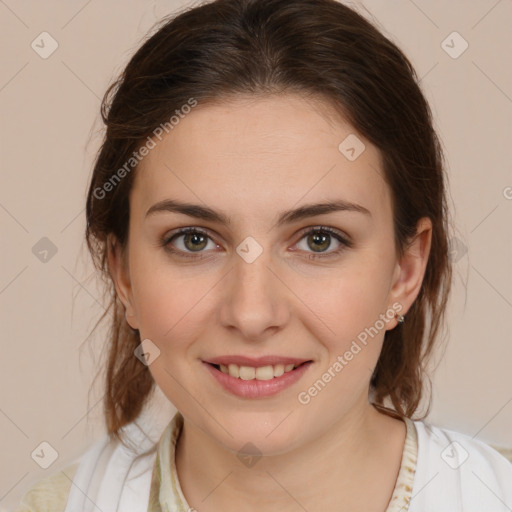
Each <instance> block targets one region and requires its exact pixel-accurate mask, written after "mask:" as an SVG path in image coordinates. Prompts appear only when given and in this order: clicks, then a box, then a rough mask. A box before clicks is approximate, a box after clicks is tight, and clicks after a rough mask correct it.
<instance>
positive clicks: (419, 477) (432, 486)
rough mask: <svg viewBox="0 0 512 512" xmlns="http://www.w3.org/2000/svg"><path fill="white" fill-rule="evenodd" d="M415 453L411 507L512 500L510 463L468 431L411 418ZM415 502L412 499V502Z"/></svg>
mask: <svg viewBox="0 0 512 512" xmlns="http://www.w3.org/2000/svg"><path fill="white" fill-rule="evenodd" d="M414 425H415V427H416V432H417V438H418V458H417V466H416V474H415V479H414V488H413V496H412V498H411V506H410V509H409V510H410V512H414V511H416V510H418V511H419V510H424V509H425V506H429V507H436V510H438V511H443V510H447V511H448V510H454V509H455V507H460V509H461V510H464V511H467V512H472V511H481V510H486V511H489V512H491V511H492V512H501V511H506V510H510V507H511V506H512V463H511V462H510V461H509V460H507V459H506V458H505V457H504V456H503V455H502V454H500V453H499V452H498V451H497V450H495V449H494V448H492V447H491V446H489V445H488V444H486V443H484V442H483V441H480V440H478V439H474V438H473V437H471V436H470V435H468V434H464V433H461V432H456V431H454V430H451V429H447V428H442V427H438V426H435V425H432V424H430V423H428V422H423V421H414ZM415 502H416V503H415Z"/></svg>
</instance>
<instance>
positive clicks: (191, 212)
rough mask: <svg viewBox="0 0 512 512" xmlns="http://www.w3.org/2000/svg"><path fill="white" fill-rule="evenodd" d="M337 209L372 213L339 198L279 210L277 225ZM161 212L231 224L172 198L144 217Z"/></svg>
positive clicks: (216, 214)
mask: <svg viewBox="0 0 512 512" xmlns="http://www.w3.org/2000/svg"><path fill="white" fill-rule="evenodd" d="M339 211H350V212H359V213H363V214H364V215H368V216H370V217H371V215H372V214H371V212H370V210H368V209H366V208H365V207H364V206H361V205H359V204H356V203H351V202H349V201H345V200H343V199H339V200H336V201H327V202H324V203H314V204H306V205H303V206H299V207H298V208H295V209H293V210H286V211H284V212H281V213H280V214H279V217H278V220H277V226H281V225H283V224H291V223H292V222H296V221H299V220H302V219H306V218H308V217H314V216H316V215H323V214H326V213H332V212H339ZM162 212H170V213H181V214H183V215H188V216H189V217H194V218H196V219H201V220H209V221H212V222H218V223H220V224H224V225H226V226H230V225H231V219H230V218H229V217H228V216H226V215H225V214H223V213H221V212H217V211H215V210H212V209H211V208H209V207H207V206H201V205H198V204H192V203H183V202H180V201H176V200H174V199H164V200H163V201H160V202H158V203H156V204H154V205H153V206H152V207H151V208H149V210H148V211H147V212H146V218H147V217H149V216H151V215H154V214H155V213H162Z"/></svg>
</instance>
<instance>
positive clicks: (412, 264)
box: [389, 217, 432, 328]
mask: <svg viewBox="0 0 512 512" xmlns="http://www.w3.org/2000/svg"><path fill="white" fill-rule="evenodd" d="M431 243H432V222H431V220H430V219H429V218H428V217H423V218H421V219H420V220H419V221H418V224H417V227H416V235H415V236H414V238H413V240H412V241H411V243H410V245H409V247H408V248H406V250H405V254H404V256H403V257H402V258H401V259H400V261H399V262H398V263H397V264H396V267H395V275H394V278H393V279H394V281H393V283H392V288H391V292H390V297H389V298H390V303H394V302H398V303H400V304H401V305H402V308H403V309H402V311H400V313H399V314H401V315H404V316H405V314H406V312H407V311H408V310H409V308H410V307H411V306H412V304H413V302H414V301H415V300H416V297H417V296H418V294H419V293H420V290H421V285H422V283H423V277H424V275H425V270H426V268H427V262H428V257H429V254H430V247H431ZM397 323H398V322H397ZM397 323H395V325H393V327H392V328H394V327H396V325H397Z"/></svg>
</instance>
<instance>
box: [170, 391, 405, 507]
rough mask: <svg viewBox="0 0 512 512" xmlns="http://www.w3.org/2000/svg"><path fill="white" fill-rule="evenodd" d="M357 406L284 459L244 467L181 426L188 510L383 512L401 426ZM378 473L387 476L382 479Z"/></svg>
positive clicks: (179, 462) (179, 450)
mask: <svg viewBox="0 0 512 512" xmlns="http://www.w3.org/2000/svg"><path fill="white" fill-rule="evenodd" d="M360 404H362V405H359V406H358V407H354V408H353V410H352V411H351V412H350V413H349V414H347V415H345V416H344V417H343V419H341V420H340V421H338V422H336V423H334V424H333V425H332V426H331V427H330V428H329V429H328V430H326V431H325V432H324V434H323V435H322V436H320V437H317V438H315V439H313V440H311V441H310V442H308V443H306V444H303V445H301V446H299V447H298V448H296V449H294V450H291V451H288V452H286V453H283V454H280V455H273V456H262V457H260V458H259V459H258V460H257V462H256V463H255V464H254V465H251V466H250V467H246V466H244V465H243V464H241V463H240V460H239V459H238V457H237V454H235V453H233V452H232V451H231V450H228V449H226V448H225V447H224V446H222V445H220V444H219V443H218V442H217V441H216V440H214V439H212V438H211V437H209V436H208V435H207V434H205V433H204V432H203V431H202V430H200V429H198V428H196V427H195V426H194V425H193V424H191V423H190V422H189V421H187V420H185V421H184V424H183V429H182V432H181V435H180V437H179V439H178V444H177V447H176V467H177V471H178V479H179V481H180V484H181V487H182V490H183V493H184V495H185V497H186V499H187V501H188V504H189V505H190V506H192V507H194V508H196V509H197V510H200V511H201V512H210V511H218V510H223V511H224V512H230V511H231V510H237V511H239V510H247V511H251V510H261V509H264V510H266V511H269V512H272V511H274V510H275V511H278V510H279V511H283V510H288V509H289V510H298V508H297V507H298V506H299V504H300V505H301V506H302V507H303V508H305V509H306V510H315V509H316V510H318V509H319V505H320V503H322V504H325V506H324V507H323V508H327V510H334V509H336V510H339V511H341V510H353V509H354V508H355V507H356V506H357V507H358V508H361V503H362V502H363V501H364V499H367V500H368V504H369V503H376V502H378V503H379V506H378V508H375V510H385V508H386V505H387V503H388V502H389V499H390V498H391V494H392V490H393V488H394V482H395V481H396V476H397V474H398V470H399V467H400V460H401V453H402V449H403V444H404V440H405V424H404V423H403V422H402V421H401V420H396V419H393V418H391V417H389V416H387V415H385V414H383V413H381V412H378V411H377V410H376V409H375V408H374V407H373V406H372V405H371V404H369V403H368V401H367V398H366V400H364V402H360ZM398 429H399V430H398ZM390 461H391V467H390ZM390 470H391V471H390ZM382 473H385V474H386V475H390V477H389V476H388V477H387V479H383V478H382V477H381V476H380V475H381V474H382ZM372 475H374V478H372ZM375 478H377V479H379V478H380V479H381V481H380V483H378V482H376V481H375ZM368 481H371V482H372V486H371V487H372V489H374V491H373V492H374V495H372V494H371V492H370V493H369V492H368ZM374 484H375V485H374ZM319 489H326V490H332V492H331V491H329V492H327V493H323V494H322V493H319V492H318V490H319ZM361 495H363V496H364V498H363V501H361ZM340 500H341V501H340ZM340 503H341V505H340ZM383 504H384V508H382V505H383ZM251 507H253V508H251ZM379 507H380V508H379ZM299 508H300V507H299ZM365 510H370V508H366V509H365ZM372 510H373V509H372Z"/></svg>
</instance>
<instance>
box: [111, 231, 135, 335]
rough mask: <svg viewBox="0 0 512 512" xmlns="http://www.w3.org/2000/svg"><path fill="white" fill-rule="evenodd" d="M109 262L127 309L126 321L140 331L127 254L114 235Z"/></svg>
mask: <svg viewBox="0 0 512 512" xmlns="http://www.w3.org/2000/svg"><path fill="white" fill-rule="evenodd" d="M107 261H108V268H109V272H110V276H111V277H112V280H113V281H114V286H115V288H116V293H117V296H118V297H119V300H120V301H121V302H122V304H123V305H124V307H125V317H126V321H127V322H128V324H129V325H130V327H131V328H132V329H138V323H137V319H136V316H135V310H134V307H133V294H132V288H131V282H130V275H129V269H128V264H127V258H126V254H125V253H124V252H123V250H122V248H121V246H120V244H119V243H118V241H117V239H116V238H115V237H114V236H113V235H109V237H108V242H107Z"/></svg>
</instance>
